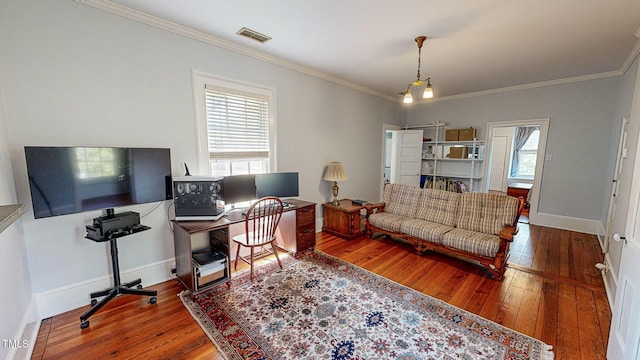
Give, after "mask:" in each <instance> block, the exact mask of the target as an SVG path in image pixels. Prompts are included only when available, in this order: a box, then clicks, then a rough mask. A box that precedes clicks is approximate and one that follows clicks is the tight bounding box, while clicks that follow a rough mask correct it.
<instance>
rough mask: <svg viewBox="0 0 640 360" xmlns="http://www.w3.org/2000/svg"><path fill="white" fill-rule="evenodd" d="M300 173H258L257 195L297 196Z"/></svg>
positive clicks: (258, 196)
mask: <svg viewBox="0 0 640 360" xmlns="http://www.w3.org/2000/svg"><path fill="white" fill-rule="evenodd" d="M298 191H299V190H298V173H297V172H282V173H268V174H256V197H257V198H258V199H259V198H262V197H265V196H276V197H279V198H286V197H296V196H299V195H300V194H298Z"/></svg>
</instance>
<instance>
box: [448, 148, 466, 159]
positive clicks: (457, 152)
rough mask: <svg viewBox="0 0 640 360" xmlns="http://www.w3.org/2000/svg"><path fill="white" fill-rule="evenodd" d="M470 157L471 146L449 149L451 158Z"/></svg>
mask: <svg viewBox="0 0 640 360" xmlns="http://www.w3.org/2000/svg"><path fill="white" fill-rule="evenodd" d="M467 157H469V148H467V147H452V148H451V149H450V150H449V158H451V159H466V158H467Z"/></svg>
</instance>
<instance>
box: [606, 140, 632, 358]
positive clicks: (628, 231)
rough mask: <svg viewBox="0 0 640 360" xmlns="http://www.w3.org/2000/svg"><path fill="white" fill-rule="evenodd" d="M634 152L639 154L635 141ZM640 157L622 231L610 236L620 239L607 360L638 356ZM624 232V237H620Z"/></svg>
mask: <svg viewBox="0 0 640 360" xmlns="http://www.w3.org/2000/svg"><path fill="white" fill-rule="evenodd" d="M638 145H639V146H638V149H637V150H636V154H637V155H636V156H640V141H638ZM639 176H640V157H637V158H636V161H635V164H634V168H633V178H632V180H631V192H630V196H629V210H628V213H627V224H626V226H625V234H622V236H620V235H619V234H615V235H614V236H613V238H614V240H618V241H623V242H624V245H623V248H622V258H621V260H620V270H619V273H618V288H617V291H616V298H615V304H614V307H613V318H612V320H611V330H610V332H609V347H608V349H607V358H608V359H609V360H638V359H640V351H639V350H640V276H639V275H638V274H640V211H639V210H640V179H639V178H638V177H639ZM624 236H626V239H625V238H624Z"/></svg>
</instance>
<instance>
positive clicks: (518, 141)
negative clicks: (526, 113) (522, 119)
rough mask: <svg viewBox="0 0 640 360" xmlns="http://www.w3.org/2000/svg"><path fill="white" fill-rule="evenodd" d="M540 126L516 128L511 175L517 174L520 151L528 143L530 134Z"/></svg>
mask: <svg viewBox="0 0 640 360" xmlns="http://www.w3.org/2000/svg"><path fill="white" fill-rule="evenodd" d="M539 128H540V127H539V126H537V125H536V126H523V127H517V128H516V133H515V136H514V139H513V152H512V158H511V176H516V174H517V172H518V162H519V156H518V153H519V152H520V150H521V149H522V147H523V146H524V144H526V143H527V140H529V136H531V134H533V132H534V131H536V130H538V129H539Z"/></svg>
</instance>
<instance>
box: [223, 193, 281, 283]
mask: <svg viewBox="0 0 640 360" xmlns="http://www.w3.org/2000/svg"><path fill="white" fill-rule="evenodd" d="M283 208H284V206H283V204H282V201H280V199H278V198H277V197H273V196H268V197H264V198H262V199H260V200H258V201H256V202H255V203H254V204H253V205H251V207H250V208H249V210H248V211H247V215H246V219H245V227H244V229H245V233H244V234H239V235H236V236H234V237H233V238H232V240H233V242H235V243H236V244H238V250H237V251H236V262H235V265H234V269H237V268H238V259H242V261H244V262H246V263H247V264H249V265H250V266H251V280H252V281H253V261H254V260H255V259H257V258H256V257H255V256H254V249H255V248H256V247H263V246H265V245H271V249H265V248H262V251H261V252H260V254H259V256H258V258H260V257H263V256H266V255H270V254H272V253H273V254H275V256H276V260H278V265H280V268H281V269H282V263H281V262H280V258H279V257H278V250H277V249H276V246H275V244H274V242H275V241H276V229H277V228H278V223H280V218H281V217H282V210H283ZM243 246H244V247H248V248H250V250H251V256H250V257H249V258H248V259H247V258H246V257H243V256H240V248H241V247H243Z"/></svg>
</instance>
